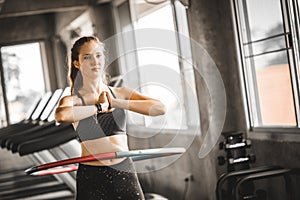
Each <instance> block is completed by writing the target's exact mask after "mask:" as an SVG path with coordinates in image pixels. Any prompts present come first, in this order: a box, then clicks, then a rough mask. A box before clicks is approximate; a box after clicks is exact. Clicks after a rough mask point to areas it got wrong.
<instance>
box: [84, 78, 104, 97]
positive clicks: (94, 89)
mask: <svg viewBox="0 0 300 200" xmlns="http://www.w3.org/2000/svg"><path fill="white" fill-rule="evenodd" d="M105 88H106V85H105V84H104V83H103V82H102V80H95V81H83V86H82V88H81V89H80V90H81V91H83V92H85V93H97V94H100V93H101V92H102V91H103V90H105Z"/></svg>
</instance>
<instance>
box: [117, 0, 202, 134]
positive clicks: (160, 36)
mask: <svg viewBox="0 0 300 200" xmlns="http://www.w3.org/2000/svg"><path fill="white" fill-rule="evenodd" d="M115 2H119V3H115V15H116V22H117V23H116V24H117V31H118V32H121V33H122V37H120V38H118V39H119V41H118V43H119V50H120V52H119V54H120V55H122V56H121V57H120V58H119V63H120V66H121V72H122V75H123V78H124V83H125V85H126V86H128V87H130V88H133V89H136V90H138V91H140V92H142V93H144V94H147V95H149V96H152V97H154V98H157V99H160V100H161V101H162V102H163V103H164V104H165V105H166V107H167V110H168V112H167V113H166V114H165V115H164V116H158V117H149V116H141V115H139V114H136V113H128V123H129V124H135V125H141V126H146V127H147V128H154V129H161V128H163V129H177V130H178V129H182V130H185V129H189V128H190V127H196V126H199V123H200V120H199V116H198V103H197V102H196V101H195V98H189V97H190V95H195V96H196V90H195V80H194V73H193V67H192V58H191V48H190V46H189V44H186V41H189V40H185V41H182V39H183V38H182V37H179V34H181V35H183V36H185V37H187V38H188V37H189V32H188V28H187V27H188V26H187V19H186V10H185V7H184V6H183V5H182V4H181V3H180V1H168V0H166V1H160V2H159V3H151V1H150V2H149V1H134V0H133V1H115ZM178 24H180V26H178ZM183 57H184V59H183ZM195 109H196V110H197V111H196V112H195ZM195 113H197V116H196V117H195Z"/></svg>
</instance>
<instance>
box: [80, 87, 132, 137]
mask: <svg viewBox="0 0 300 200" xmlns="http://www.w3.org/2000/svg"><path fill="white" fill-rule="evenodd" d="M108 88H109V87H108ZM109 90H110V92H111V94H112V96H113V97H114V98H116V96H115V95H114V93H113V92H112V90H111V89H110V88H109ZM75 94H76V95H77V96H78V97H79V98H80V99H81V100H82V104H83V105H86V104H85V101H84V99H83V97H82V96H81V94H80V93H79V92H78V91H77V92H75ZM76 133H77V136H78V140H79V141H80V142H83V141H86V140H94V139H98V138H101V137H106V136H111V135H120V134H121V135H122V134H126V114H125V111H124V109H120V108H115V109H114V110H113V111H112V112H107V113H99V114H97V117H96V116H90V117H88V118H85V119H82V120H80V121H79V123H78V126H77V129H76Z"/></svg>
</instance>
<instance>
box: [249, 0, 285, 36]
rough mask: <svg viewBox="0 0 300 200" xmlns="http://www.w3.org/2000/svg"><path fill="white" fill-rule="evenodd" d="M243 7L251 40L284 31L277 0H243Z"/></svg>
mask: <svg viewBox="0 0 300 200" xmlns="http://www.w3.org/2000/svg"><path fill="white" fill-rule="evenodd" d="M258 5H259V6H258ZM244 9H246V12H245V14H246V15H247V14H248V15H247V20H248V26H249V29H250V30H249V31H250V32H251V40H252V41H253V40H258V39H261V38H266V37H269V36H272V35H277V34H279V33H283V32H284V31H283V26H282V25H281V24H282V11H281V5H280V1H279V0H275V1H274V0H263V1H261V0H247V1H246V0H244Z"/></svg>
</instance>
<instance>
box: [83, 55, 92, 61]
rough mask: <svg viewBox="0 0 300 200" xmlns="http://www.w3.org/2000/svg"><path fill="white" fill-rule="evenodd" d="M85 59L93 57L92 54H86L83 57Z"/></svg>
mask: <svg viewBox="0 0 300 200" xmlns="http://www.w3.org/2000/svg"><path fill="white" fill-rule="evenodd" d="M83 59H84V60H88V59H91V56H90V55H85V56H84V57H83Z"/></svg>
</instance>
